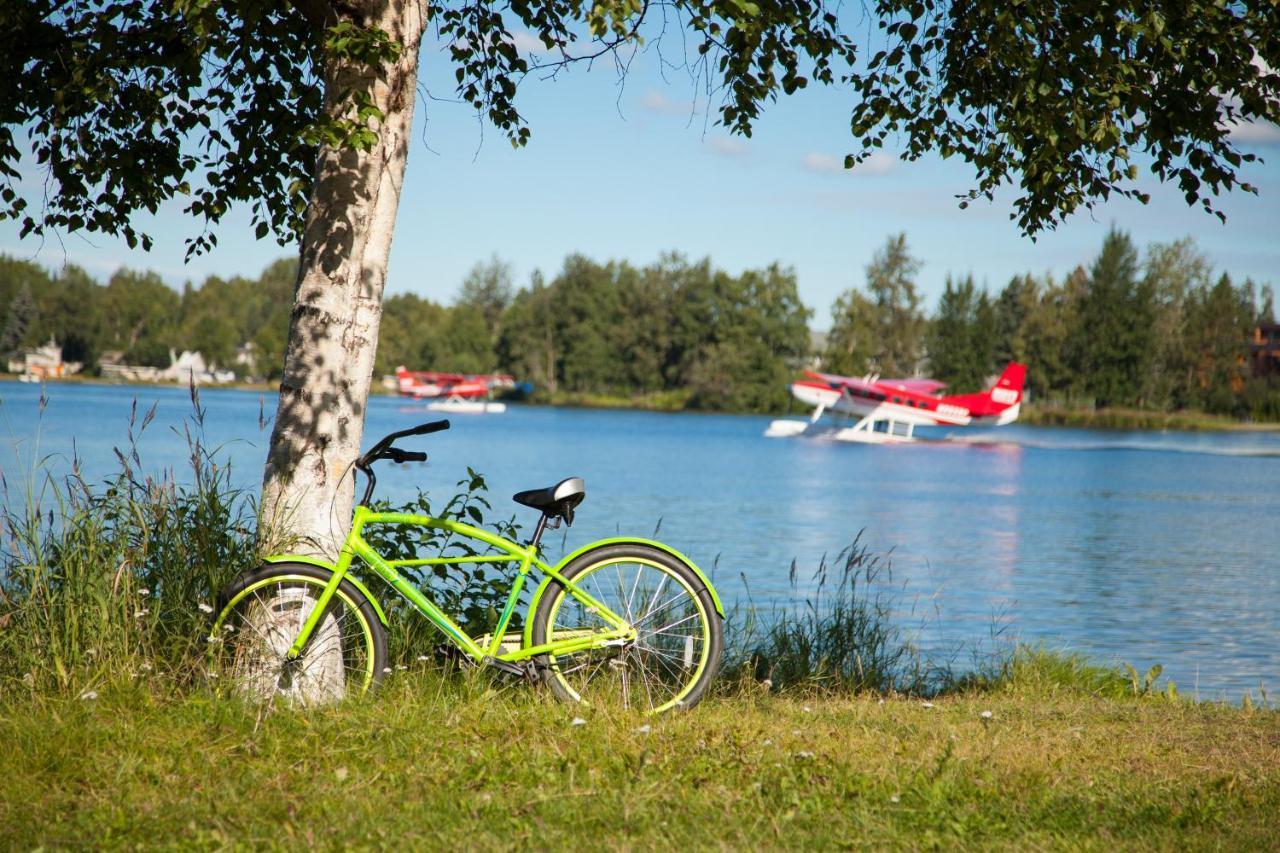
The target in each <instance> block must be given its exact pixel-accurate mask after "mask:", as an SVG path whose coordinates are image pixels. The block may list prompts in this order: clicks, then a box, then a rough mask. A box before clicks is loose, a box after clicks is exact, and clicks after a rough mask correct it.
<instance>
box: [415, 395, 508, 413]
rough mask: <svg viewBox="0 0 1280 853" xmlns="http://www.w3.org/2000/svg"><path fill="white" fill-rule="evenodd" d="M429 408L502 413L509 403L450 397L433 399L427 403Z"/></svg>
mask: <svg viewBox="0 0 1280 853" xmlns="http://www.w3.org/2000/svg"><path fill="white" fill-rule="evenodd" d="M427 408H428V409H430V410H431V411H433V412H453V413H454V414H456V415H500V414H502V413H503V412H505V411H506V410H507V404H506V403H500V402H498V401H496V400H474V399H473V400H468V399H467V398H466V397H450V398H448V399H447V400H432V401H431V402H430V403H427Z"/></svg>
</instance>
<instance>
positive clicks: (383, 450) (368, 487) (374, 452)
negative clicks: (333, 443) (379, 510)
mask: <svg viewBox="0 0 1280 853" xmlns="http://www.w3.org/2000/svg"><path fill="white" fill-rule="evenodd" d="M448 428H449V422H448V421H447V420H446V421H430V422H428V423H425V424H418V425H417V426H416V427H410V428H409V429H402V430H400V431H399V432H393V433H391V434H390V435H384V436H383V437H382V438H380V439H378V441H377V443H376V444H374V445H373V447H370V448H369V449H368V450H366V451H365V452H364V454H363V455H361V456H360V458H359V459H357V460H356V463H355V467H356V469H357V470H359V471H361V472H363V473H364V475H365V477H366V478H367V479H368V483H366V484H365V489H364V497H363V498H361V499H360V503H362V504H364V505H366V506H367V505H368V503H369V499H370V498H371V497H372V496H373V486H374V483H376V482H377V478H375V477H374V476H373V471H372V470H371V469H370V467H369V466H370V465H372V464H373V463H374V462H377V461H378V460H379V459H390V460H391V461H392V462H395V463H396V464H397V465H399V464H401V463H403V462H426V461H427V454H425V453H423V452H421V451H418V450H402V449H401V448H399V447H392V446H391V443H392V442H393V441H395V440H396V439H397V438H405V437H407V436H410V435H426V434H427V433H432V432H441V431H442V430H446V429H448Z"/></svg>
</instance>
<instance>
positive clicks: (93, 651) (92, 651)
mask: <svg viewBox="0 0 1280 853" xmlns="http://www.w3.org/2000/svg"><path fill="white" fill-rule="evenodd" d="M84 653H85V654H86V655H88V656H89V657H96V656H97V654H98V650H97V649H85V650H84Z"/></svg>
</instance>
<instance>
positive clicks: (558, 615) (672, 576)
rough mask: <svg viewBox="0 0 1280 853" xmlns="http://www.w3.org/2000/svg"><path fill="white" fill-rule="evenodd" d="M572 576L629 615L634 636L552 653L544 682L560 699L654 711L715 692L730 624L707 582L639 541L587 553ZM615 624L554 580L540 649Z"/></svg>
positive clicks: (540, 624)
mask: <svg viewBox="0 0 1280 853" xmlns="http://www.w3.org/2000/svg"><path fill="white" fill-rule="evenodd" d="M562 574H563V576H564V577H565V579H566V580H570V581H573V583H574V584H575V585H576V586H578V588H579V589H581V590H583V591H584V592H586V593H587V594H588V595H590V596H591V597H593V598H595V599H596V600H597V601H599V602H600V603H601V604H604V605H605V606H606V607H608V608H609V609H610V610H612V611H613V612H614V613H616V614H618V615H619V616H621V617H622V618H623V619H625V620H627V622H628V623H630V624H631V626H632V627H634V628H635V629H636V632H637V637H636V638H635V640H634V641H631V642H628V643H625V644H620V645H617V646H606V647H604V648H600V649H588V650H584V651H579V652H571V653H561V654H558V655H544V656H542V659H541V660H540V661H539V662H540V663H541V664H542V666H543V667H544V680H545V681H546V683H547V684H548V686H550V688H551V690H552V692H554V693H555V694H556V695H557V696H558V697H560V698H561V699H566V700H569V701H575V702H587V703H593V704H594V703H599V704H608V703H614V702H620V703H621V704H622V705H623V706H625V707H631V708H638V709H641V710H645V711H650V712H653V713H658V712H662V711H667V710H672V709H683V708H690V707H692V706H693V705H695V704H697V703H698V701H699V700H701V699H702V697H703V695H704V694H705V693H706V690H707V688H708V686H709V685H710V684H711V681H712V680H713V679H714V678H715V673H716V670H717V668H718V667H719V664H720V653H721V649H722V647H723V645H724V636H723V625H722V622H721V619H720V616H719V614H718V613H717V612H716V609H715V604H714V601H713V599H712V597H711V593H710V591H709V590H708V589H707V586H706V584H705V583H704V582H703V580H702V578H700V577H699V576H698V574H697V573H696V572H694V571H693V570H692V569H690V568H689V567H688V566H687V565H685V564H684V563H683V562H681V561H680V560H677V559H676V558H674V557H672V556H671V555H670V554H668V553H666V552H665V551H661V550H659V549H657V548H652V547H649V546H646V545H639V544H619V545H608V546H605V547H602V548H597V549H594V550H592V551H589V552H587V553H586V554H583V555H582V556H580V557H578V558H577V559H575V560H574V561H573V562H571V563H570V564H569V565H568V566H566V567H565V569H564V570H563V572H562ZM608 627H609V626H608V624H607V623H606V622H605V621H604V620H603V619H602V618H601V617H600V616H599V615H598V614H597V613H595V612H594V608H592V607H589V606H587V605H585V604H583V603H582V602H580V601H578V600H577V599H576V598H574V597H573V596H572V595H571V594H570V593H569V589H568V587H567V586H565V585H564V584H562V583H560V582H559V581H555V580H553V581H552V582H551V585H550V586H549V587H548V588H547V590H546V592H545V593H544V594H543V596H542V598H540V599H539V601H538V606H537V608H536V609H535V612H534V615H533V625H532V631H531V637H532V641H533V643H534V645H541V644H543V643H547V642H552V641H554V640H559V639H570V638H572V637H575V636H581V635H582V634H583V633H584V632H591V631H600V630H604V629H607V628H608Z"/></svg>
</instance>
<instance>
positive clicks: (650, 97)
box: [640, 89, 696, 116]
mask: <svg viewBox="0 0 1280 853" xmlns="http://www.w3.org/2000/svg"><path fill="white" fill-rule="evenodd" d="M640 108H641V109H643V110H645V111H646V112H651V113H658V114H659V115H682V116H688V115H693V114H694V113H695V112H696V110H695V109H694V104H693V102H692V101H673V100H671V99H670V98H668V97H667V96H666V95H664V94H662V93H661V92H659V91H658V90H657V89H649V90H647V91H645V93H644V95H643V96H641V98H640Z"/></svg>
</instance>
